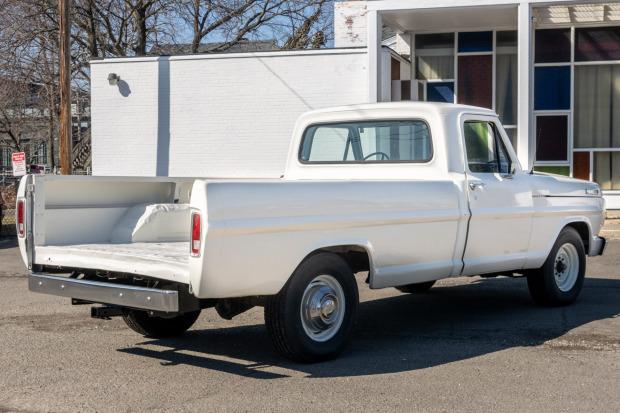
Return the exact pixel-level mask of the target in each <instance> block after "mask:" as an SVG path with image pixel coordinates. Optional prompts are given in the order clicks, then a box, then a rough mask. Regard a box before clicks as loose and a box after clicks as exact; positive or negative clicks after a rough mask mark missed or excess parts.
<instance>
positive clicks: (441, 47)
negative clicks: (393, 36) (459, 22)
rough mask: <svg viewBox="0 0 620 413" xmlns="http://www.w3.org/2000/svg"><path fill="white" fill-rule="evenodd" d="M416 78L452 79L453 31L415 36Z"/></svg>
mask: <svg viewBox="0 0 620 413" xmlns="http://www.w3.org/2000/svg"><path fill="white" fill-rule="evenodd" d="M415 53H416V78H417V79H422V80H441V79H445V80H448V79H454V33H440V34H418V35H416V36H415Z"/></svg>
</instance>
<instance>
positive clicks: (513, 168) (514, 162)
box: [460, 115, 522, 177]
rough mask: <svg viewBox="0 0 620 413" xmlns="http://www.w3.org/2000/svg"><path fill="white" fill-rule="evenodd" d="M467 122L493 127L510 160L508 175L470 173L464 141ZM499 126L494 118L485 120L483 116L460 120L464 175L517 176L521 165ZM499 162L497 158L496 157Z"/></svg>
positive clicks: (464, 117)
mask: <svg viewBox="0 0 620 413" xmlns="http://www.w3.org/2000/svg"><path fill="white" fill-rule="evenodd" d="M467 122H485V123H490V124H491V125H493V130H494V131H495V133H497V137H499V138H500V139H501V141H502V145H503V146H504V149H505V150H506V154H507V155H508V158H510V172H508V173H502V172H499V171H498V172H476V171H472V170H471V169H470V168H469V154H468V153H467V142H466V141H465V123H467ZM500 125H501V123H499V122H498V120H497V119H494V118H485V117H484V116H477V115H465V116H463V117H462V118H461V120H460V130H461V142H462V145H463V162H464V167H465V173H466V174H472V175H473V174H493V175H499V176H501V177H506V176H514V175H516V174H517V172H519V171H521V170H522V169H521V164H520V163H519V161H518V158H517V157H516V156H515V155H516V153H514V148H513V147H512V144H511V143H510V140H509V139H508V136H504V133H505V131H504V133H502V131H501V129H500ZM498 160H499V157H498Z"/></svg>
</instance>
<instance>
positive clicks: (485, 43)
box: [459, 32, 493, 53]
mask: <svg viewBox="0 0 620 413" xmlns="http://www.w3.org/2000/svg"><path fill="white" fill-rule="evenodd" d="M491 51H493V32H462V33H459V52H462V53H463V52H491Z"/></svg>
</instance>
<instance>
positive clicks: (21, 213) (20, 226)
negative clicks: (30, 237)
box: [15, 199, 26, 238]
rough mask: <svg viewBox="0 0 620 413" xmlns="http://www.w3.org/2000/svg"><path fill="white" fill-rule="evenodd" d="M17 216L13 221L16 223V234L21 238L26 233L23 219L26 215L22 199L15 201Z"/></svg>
mask: <svg viewBox="0 0 620 413" xmlns="http://www.w3.org/2000/svg"><path fill="white" fill-rule="evenodd" d="M16 214H17V217H16V220H15V222H16V223H17V235H19V237H20V238H23V237H24V236H25V235H26V225H25V222H24V219H25V217H26V203H25V202H24V200H23V199H20V200H19V201H17V212H16Z"/></svg>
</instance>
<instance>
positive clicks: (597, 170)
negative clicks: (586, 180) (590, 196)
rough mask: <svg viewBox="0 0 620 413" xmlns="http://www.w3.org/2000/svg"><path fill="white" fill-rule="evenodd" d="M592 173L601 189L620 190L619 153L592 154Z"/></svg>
mask: <svg viewBox="0 0 620 413" xmlns="http://www.w3.org/2000/svg"><path fill="white" fill-rule="evenodd" d="M593 172H594V181H595V182H597V183H598V184H599V185H600V186H601V189H606V190H610V189H620V152H594V169H593Z"/></svg>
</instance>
